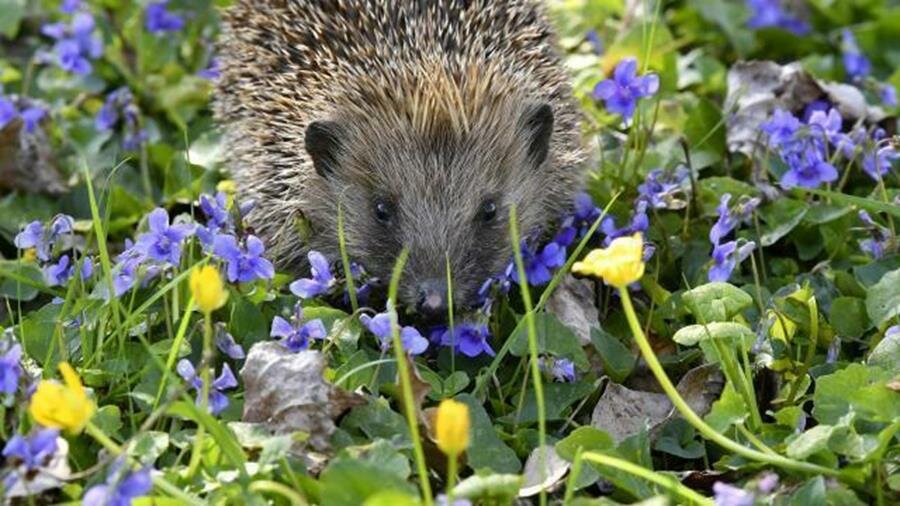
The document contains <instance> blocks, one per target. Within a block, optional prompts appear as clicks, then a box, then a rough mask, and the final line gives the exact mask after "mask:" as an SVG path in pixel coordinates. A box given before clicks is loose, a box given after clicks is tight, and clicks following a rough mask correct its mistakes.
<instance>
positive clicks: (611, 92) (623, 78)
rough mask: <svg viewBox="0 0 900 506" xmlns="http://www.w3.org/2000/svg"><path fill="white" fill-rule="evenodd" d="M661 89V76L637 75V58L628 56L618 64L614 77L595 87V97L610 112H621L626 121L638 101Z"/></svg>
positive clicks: (629, 118) (632, 113) (631, 114)
mask: <svg viewBox="0 0 900 506" xmlns="http://www.w3.org/2000/svg"><path fill="white" fill-rule="evenodd" d="M658 90H659V76H658V75H656V74H647V75H644V76H638V75H637V60H635V59H634V58H626V59H624V60H622V61H621V62H619V64H618V65H616V69H615V70H614V71H613V77H612V79H605V80H603V81H600V82H599V83H597V86H596V87H594V98H595V99H597V100H603V101H604V102H605V103H606V109H607V110H608V111H609V112H612V113H615V114H619V115H621V116H622V120H623V121H625V122H626V123H627V122H628V121H629V120H631V117H632V116H633V115H634V109H635V107H636V106H637V101H638V100H639V99H641V98H644V97H650V96H652V95H654V94H655V93H656V92H657V91H658Z"/></svg>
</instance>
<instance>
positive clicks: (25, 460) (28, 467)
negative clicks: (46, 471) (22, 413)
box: [3, 429, 59, 491]
mask: <svg viewBox="0 0 900 506" xmlns="http://www.w3.org/2000/svg"><path fill="white" fill-rule="evenodd" d="M58 437H59V430H57V429H42V430H39V431H37V432H34V433H32V434H31V435H30V436H28V437H27V438H26V437H24V436H22V435H20V434H16V435H14V436H13V437H12V438H10V439H9V441H7V442H6V446H4V447H3V458H4V461H5V464H6V465H7V466H9V467H12V468H13V470H12V472H10V473H9V474H8V475H7V476H6V477H5V479H4V480H3V488H4V489H5V490H7V491H8V490H10V489H11V488H13V486H14V485H15V484H16V482H18V481H19V479H26V480H27V479H29V478H28V477H29V475H31V474H33V473H34V472H35V471H37V470H39V469H40V468H42V467H46V466H47V465H48V464H49V463H50V461H51V459H52V458H53V455H54V454H55V453H56V450H57V443H56V440H57V438H58Z"/></svg>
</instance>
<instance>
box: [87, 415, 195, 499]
mask: <svg viewBox="0 0 900 506" xmlns="http://www.w3.org/2000/svg"><path fill="white" fill-rule="evenodd" d="M84 430H85V432H87V433H88V435H90V436H91V437H92V438H94V440H95V441H97V442H98V443H100V446H102V447H104V448H106V450H107V451H108V452H109V453H111V454H113V455H116V456H118V455H121V454H122V453H123V452H122V447H121V446H119V445H118V444H116V442H115V441H113V440H112V439H110V438H109V436H107V435H106V434H105V433H104V432H103V430H101V429H100V427H97V426H96V425H94V423H93V422H90V421H89V422H88V423H87V425H85V427H84ZM153 484H154V485H156V488H158V489H160V490H162V491H163V492H165V493H167V494H169V495H170V496H172V497H174V498H176V499H178V500H180V501H181V502H182V503H184V504H196V505H202V504H203V502H202V501H200V500H199V499H197V498H196V497H194V496H192V495H190V494H188V493H186V492H184V491H182V490H181V489H180V488H178V487H176V486H175V485H172V484H171V483H169V482H168V481H166V479H165V478H163V477H162V476H154V477H153Z"/></svg>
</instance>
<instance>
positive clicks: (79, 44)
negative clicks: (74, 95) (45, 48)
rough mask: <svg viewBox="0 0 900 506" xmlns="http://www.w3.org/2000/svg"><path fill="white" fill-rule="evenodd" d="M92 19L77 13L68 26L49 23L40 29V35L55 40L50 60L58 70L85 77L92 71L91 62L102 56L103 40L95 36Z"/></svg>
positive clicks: (85, 13) (94, 26) (87, 14)
mask: <svg viewBox="0 0 900 506" xmlns="http://www.w3.org/2000/svg"><path fill="white" fill-rule="evenodd" d="M95 28H96V25H95V23H94V17H93V16H91V15H90V14H89V13H87V12H77V13H75V15H74V16H73V17H72V21H71V23H70V24H68V25H66V24H64V23H51V24H46V25H44V26H43V27H41V33H43V34H44V35H46V36H48V37H50V38H52V39H55V40H56V43H55V44H54V45H53V52H52V55H51V58H55V60H56V64H57V65H58V66H59V68H61V69H63V70H65V71H66V72H71V73H73V74H76V75H86V74H89V73H90V72H91V70H92V69H93V67H92V65H91V60H96V59H97V58H99V57H100V56H101V55H102V54H103V40H102V39H100V37H99V36H97V35H95V33H94V32H95Z"/></svg>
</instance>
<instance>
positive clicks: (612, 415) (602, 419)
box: [591, 364, 723, 443]
mask: <svg viewBox="0 0 900 506" xmlns="http://www.w3.org/2000/svg"><path fill="white" fill-rule="evenodd" d="M721 378H722V375H721V372H720V371H719V369H718V367H717V366H716V365H713V364H707V365H702V366H698V367H695V368H693V369H691V370H690V371H688V372H687V373H686V374H685V375H684V377H682V378H681V381H679V382H678V385H677V386H676V389H677V390H678V393H680V394H681V396H682V398H684V400H685V402H687V404H688V405H689V406H690V407H691V409H693V410H694V412H696V413H697V415H699V416H703V415H705V414H706V413H707V412H708V411H709V409H710V407H711V406H712V403H713V402H715V400H716V399H717V398H718V396H719V394H720V393H721V391H722V387H723V383H722V379H721ZM677 416H679V414H678V410H677V409H675V407H674V406H673V405H672V402H671V401H670V400H669V397H668V396H667V395H666V394H663V393H658V392H646V391H642V390H631V389H629V388H627V387H624V386H622V385H620V384H618V383H610V384H609V385H607V387H606V390H605V391H604V392H603V395H601V396H600V400H599V401H597V405H596V406H594V412H593V414H592V415H591V426H592V427H595V428H598V429H600V430H603V431H605V432H607V433H608V434H609V435H610V436H612V437H613V439H614V440H615V441H616V442H617V443H620V442H622V440H624V439H625V438H626V437H628V436H630V435H632V434H636V433H638V432H640V431H641V429H643V428H644V427H645V426H646V427H647V428H648V429H649V431H650V434H651V439H655V437H656V436H657V432H658V429H660V428H661V427H662V425H663V424H664V423H665V422H666V421H668V420H670V419H671V418H674V417H677Z"/></svg>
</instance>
